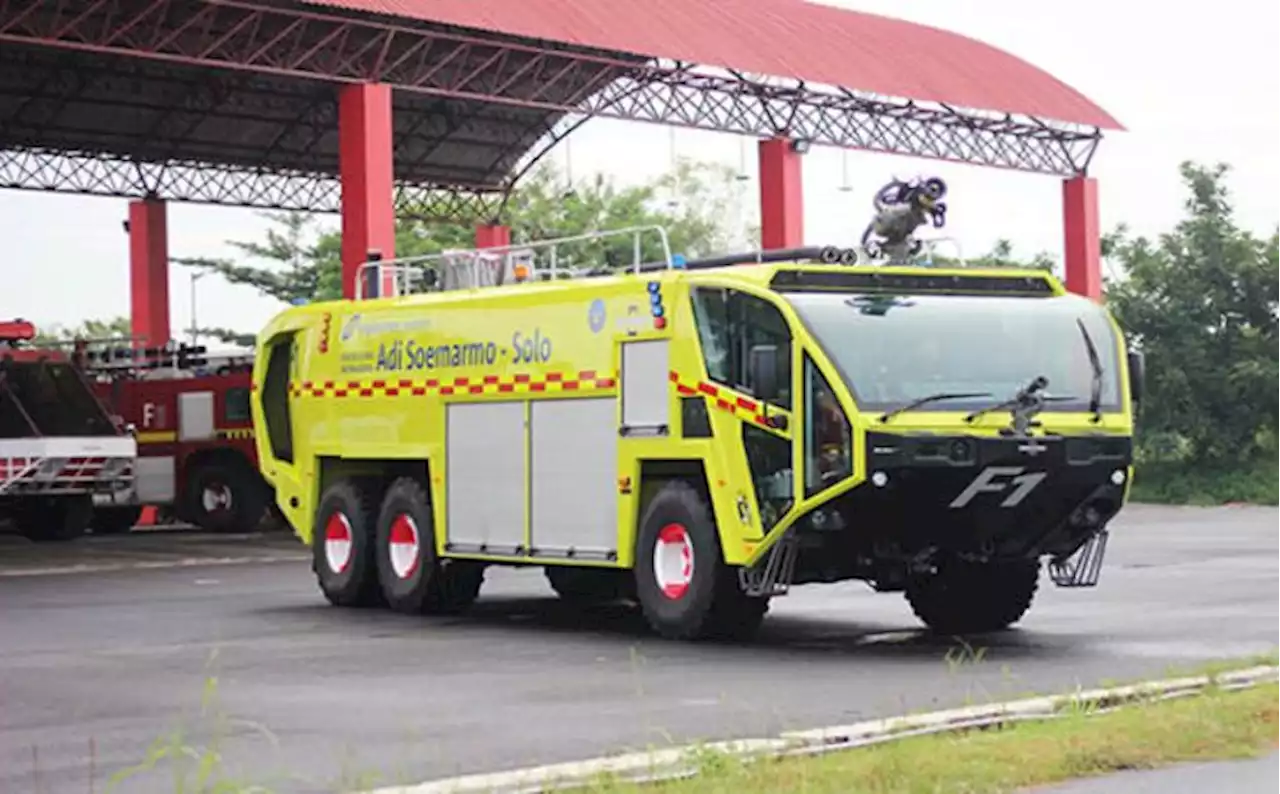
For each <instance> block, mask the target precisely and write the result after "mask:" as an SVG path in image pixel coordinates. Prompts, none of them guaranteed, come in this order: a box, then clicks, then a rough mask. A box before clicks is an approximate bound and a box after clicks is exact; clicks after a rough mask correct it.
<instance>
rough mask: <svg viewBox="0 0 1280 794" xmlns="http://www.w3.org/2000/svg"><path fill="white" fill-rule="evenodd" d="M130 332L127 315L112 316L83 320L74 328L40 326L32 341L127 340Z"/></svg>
mask: <svg viewBox="0 0 1280 794" xmlns="http://www.w3.org/2000/svg"><path fill="white" fill-rule="evenodd" d="M132 333H133V329H132V327H131V326H130V324H129V318H128V317H112V318H111V319H109V320H85V321H84V322H82V323H80V325H77V326H75V327H74V328H64V327H63V326H60V325H50V326H48V327H45V328H40V329H37V333H36V336H35V339H33V340H32V342H33V343H35V344H37V345H53V344H59V343H63V342H70V341H72V340H75V339H120V340H127V339H128V338H129V335H130V334H132Z"/></svg>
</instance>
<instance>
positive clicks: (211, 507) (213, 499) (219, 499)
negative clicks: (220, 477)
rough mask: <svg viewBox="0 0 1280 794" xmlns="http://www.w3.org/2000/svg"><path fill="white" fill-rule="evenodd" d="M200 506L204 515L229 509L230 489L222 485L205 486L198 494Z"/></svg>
mask: <svg viewBox="0 0 1280 794" xmlns="http://www.w3.org/2000/svg"><path fill="white" fill-rule="evenodd" d="M200 504H201V505H202V506H203V507H204V511H205V512H206V513H217V512H221V511H223V510H230V509H231V489H230V488H228V487H227V486H226V485H224V484H223V483H213V484H210V485H206V486H205V487H204V491H202V492H201V493H200Z"/></svg>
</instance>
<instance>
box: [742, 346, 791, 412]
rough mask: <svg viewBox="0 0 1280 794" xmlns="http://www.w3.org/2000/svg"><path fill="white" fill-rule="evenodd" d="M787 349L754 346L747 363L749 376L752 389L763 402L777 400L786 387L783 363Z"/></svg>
mask: <svg viewBox="0 0 1280 794" xmlns="http://www.w3.org/2000/svg"><path fill="white" fill-rule="evenodd" d="M786 354H787V351H786V349H785V348H784V349H781V350H780V349H779V348H778V346H777V345H754V346H752V348H751V353H750V355H749V357H748V361H747V374H748V377H749V378H750V382H751V389H752V391H753V392H755V396H756V397H758V398H760V399H761V400H765V401H769V400H776V399H777V398H778V396H779V394H781V392H782V389H783V388H784V387H785V386H786V384H785V383H783V372H784V367H783V362H784V361H785V358H784V356H786Z"/></svg>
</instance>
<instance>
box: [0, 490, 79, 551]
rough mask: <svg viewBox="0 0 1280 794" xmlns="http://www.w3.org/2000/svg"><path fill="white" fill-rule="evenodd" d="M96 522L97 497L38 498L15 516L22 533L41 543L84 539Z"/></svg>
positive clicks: (31, 500) (33, 499)
mask: <svg viewBox="0 0 1280 794" xmlns="http://www.w3.org/2000/svg"><path fill="white" fill-rule="evenodd" d="M92 520H93V497H92V496H90V495H88V494H76V495H73V496H45V497H34V498H32V499H30V500H29V501H25V502H23V503H21V505H20V507H19V508H18V510H17V511H16V514H15V515H14V517H13V522H14V524H15V525H16V527H17V529H18V534H20V535H22V536H23V537H25V538H27V539H28V540H31V541H35V542H37V543H45V542H55V543H58V542H66V541H69V540H75V539H76V538H79V537H82V536H83V535H84V534H85V531H86V530H87V529H88V528H89V523H90V522H91V521H92Z"/></svg>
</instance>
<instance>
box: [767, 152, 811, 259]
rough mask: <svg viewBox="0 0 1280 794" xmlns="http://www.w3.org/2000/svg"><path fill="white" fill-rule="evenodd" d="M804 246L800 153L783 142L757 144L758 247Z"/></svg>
mask: <svg viewBox="0 0 1280 794" xmlns="http://www.w3.org/2000/svg"><path fill="white" fill-rule="evenodd" d="M803 244H804V193H803V192H802V190H801V180H800V152H797V151H796V150H795V149H794V148H793V147H792V144H791V141H790V140H788V139H786V138H772V139H770V140H767V141H760V246H761V247H762V248H765V249H770V248H795V247H798V246H801V245H803Z"/></svg>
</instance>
